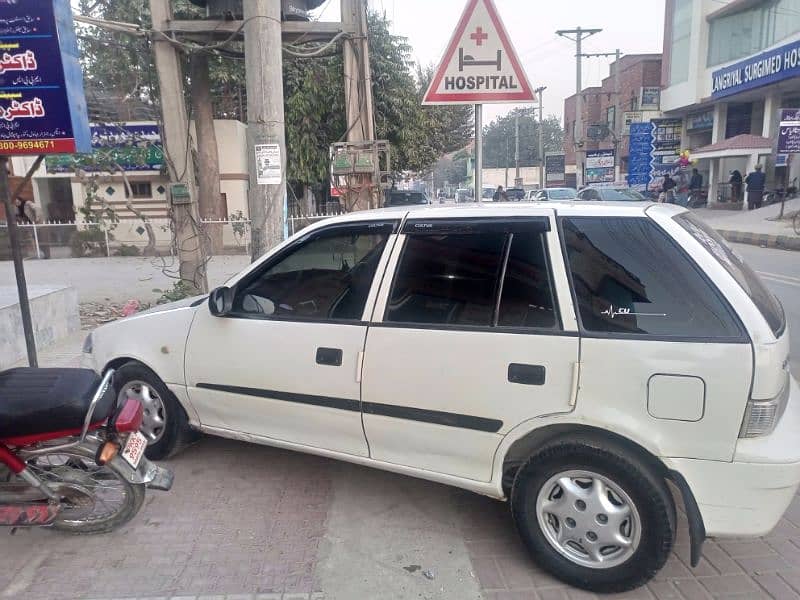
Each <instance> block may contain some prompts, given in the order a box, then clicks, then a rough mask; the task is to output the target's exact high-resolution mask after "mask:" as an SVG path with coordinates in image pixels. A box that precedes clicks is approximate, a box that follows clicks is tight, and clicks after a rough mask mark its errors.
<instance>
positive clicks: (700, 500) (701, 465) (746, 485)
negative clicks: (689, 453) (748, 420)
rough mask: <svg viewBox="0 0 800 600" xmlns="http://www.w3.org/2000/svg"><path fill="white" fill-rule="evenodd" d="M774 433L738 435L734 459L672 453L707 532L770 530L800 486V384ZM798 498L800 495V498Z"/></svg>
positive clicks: (752, 533) (733, 533) (732, 533)
mask: <svg viewBox="0 0 800 600" xmlns="http://www.w3.org/2000/svg"><path fill="white" fill-rule="evenodd" d="M790 385H791V386H792V387H791V392H790V398H789V401H788V404H787V407H786V411H785V412H784V414H783V417H782V418H781V420H780V422H779V423H778V426H777V427H776V428H775V430H774V431H773V432H772V434H770V435H768V436H764V437H760V438H751V439H740V440H738V442H737V444H736V452H735V454H734V460H733V461H732V462H720V461H710V460H694V459H688V458H668V459H664V462H665V463H666V464H667V465H668V467H669V468H670V469H672V470H674V471H677V472H679V473H680V474H681V475H683V477H684V479H685V480H686V483H687V484H688V487H689V489H690V490H691V492H692V495H693V496H694V498H695V500H696V501H697V505H698V508H699V510H700V514H701V515H702V517H703V524H704V525H705V530H706V535H708V536H759V535H764V534H767V533H769V532H770V531H771V530H772V529H773V528H774V527H775V525H777V523H778V521H780V519H781V517H782V516H783V513H784V512H786V509H787V508H788V507H789V505H790V504H791V503H792V501H793V500H794V498H795V495H796V493H797V489H798V486H800V388H798V385H797V382H796V381H794V380H792V381H791V382H790ZM798 502H800V500H798Z"/></svg>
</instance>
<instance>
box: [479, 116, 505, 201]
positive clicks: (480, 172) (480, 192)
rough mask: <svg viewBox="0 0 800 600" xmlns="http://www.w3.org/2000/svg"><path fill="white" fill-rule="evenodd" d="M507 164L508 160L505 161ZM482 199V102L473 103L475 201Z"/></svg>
mask: <svg viewBox="0 0 800 600" xmlns="http://www.w3.org/2000/svg"><path fill="white" fill-rule="evenodd" d="M506 164H508V161H506ZM482 199H483V104H476V105H475V202H480V201H481V200H482Z"/></svg>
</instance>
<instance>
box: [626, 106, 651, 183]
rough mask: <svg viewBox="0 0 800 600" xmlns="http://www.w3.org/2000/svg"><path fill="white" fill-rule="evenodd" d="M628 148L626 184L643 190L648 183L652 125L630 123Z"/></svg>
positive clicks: (648, 123)
mask: <svg viewBox="0 0 800 600" xmlns="http://www.w3.org/2000/svg"><path fill="white" fill-rule="evenodd" d="M630 128H631V135H630V143H629V149H628V185H629V186H631V187H633V188H637V189H640V190H644V189H646V188H647V186H648V185H649V184H650V161H651V160H652V158H653V156H652V151H653V126H652V125H651V124H650V122H649V121H648V122H647V123H631V126H630Z"/></svg>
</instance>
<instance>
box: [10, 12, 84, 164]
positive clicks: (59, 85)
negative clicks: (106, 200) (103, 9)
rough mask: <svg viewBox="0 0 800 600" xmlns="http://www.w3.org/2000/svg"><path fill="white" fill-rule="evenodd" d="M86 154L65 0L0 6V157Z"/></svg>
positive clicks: (75, 44) (73, 43)
mask: <svg viewBox="0 0 800 600" xmlns="http://www.w3.org/2000/svg"><path fill="white" fill-rule="evenodd" d="M89 151H90V141H89V119H88V116H87V109H86V98H85V96H84V92H83V74H82V72H81V67H80V63H79V62H78V42H77V38H76V37H75V29H74V27H73V24H72V9H71V7H70V2H69V0H37V1H35V2H33V1H29V2H11V1H4V2H0V154H7V155H17V154H58V153H70V152H89Z"/></svg>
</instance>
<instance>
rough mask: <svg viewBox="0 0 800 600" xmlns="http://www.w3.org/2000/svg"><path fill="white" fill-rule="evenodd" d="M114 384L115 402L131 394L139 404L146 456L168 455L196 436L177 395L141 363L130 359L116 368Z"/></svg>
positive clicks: (120, 403)
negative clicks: (145, 440)
mask: <svg viewBox="0 0 800 600" xmlns="http://www.w3.org/2000/svg"><path fill="white" fill-rule="evenodd" d="M114 387H115V389H116V391H117V404H118V406H122V405H123V403H124V402H125V401H126V400H128V399H130V398H132V399H135V400H138V401H139V402H140V403H141V404H142V408H143V409H144V416H143V419H142V427H141V429H140V431H141V433H142V434H143V435H144V436H145V437H146V438H147V450H146V452H145V455H146V456H147V458H149V459H151V460H162V459H164V458H168V457H170V456H172V455H174V454H176V453H177V452H179V451H180V450H181V449H182V448H184V447H185V446H187V445H188V444H190V443H191V442H193V441H194V440H196V439H197V437H198V434H197V433H196V432H194V431H192V430H191V429H190V427H189V419H188V417H187V415H186V411H185V410H184V409H183V407H182V406H181V404H180V402H178V399H177V398H176V397H175V395H174V394H173V393H172V392H171V391H170V390H169V388H168V387H167V386H166V385H165V384H164V382H163V381H161V379H160V378H159V377H158V375H156V374H155V373H153V371H151V370H150V369H148V368H147V367H145V366H144V365H142V364H141V363H138V362H129V363H126V364H124V365H123V366H121V367H120V368H119V369H117V371H116V372H115V373H114Z"/></svg>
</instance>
